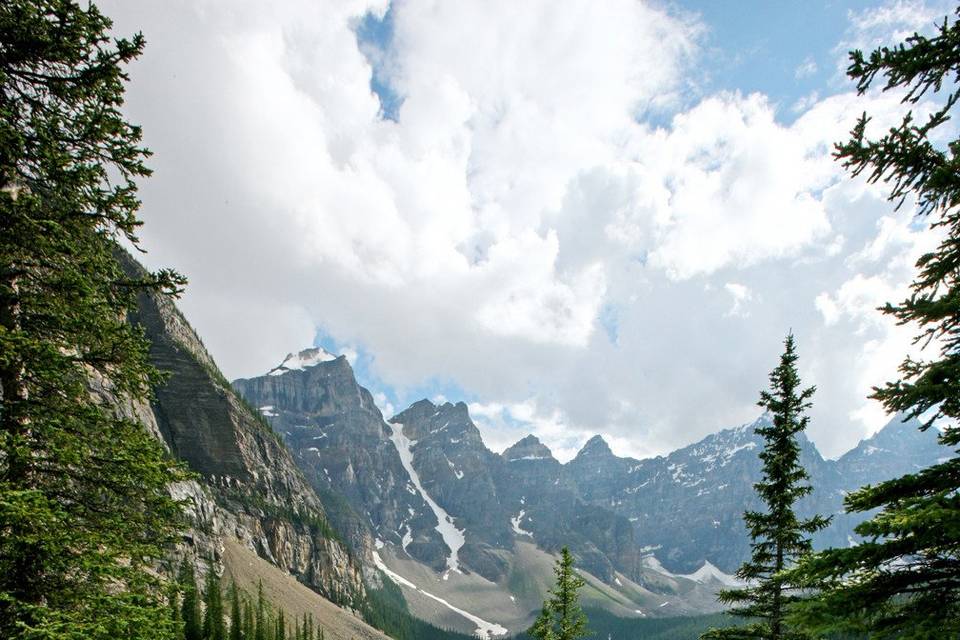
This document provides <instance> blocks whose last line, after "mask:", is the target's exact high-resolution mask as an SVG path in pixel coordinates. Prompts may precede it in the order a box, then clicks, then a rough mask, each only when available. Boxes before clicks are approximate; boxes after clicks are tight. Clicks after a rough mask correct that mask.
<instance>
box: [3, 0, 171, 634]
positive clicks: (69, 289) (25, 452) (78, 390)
mask: <svg viewBox="0 0 960 640" xmlns="http://www.w3.org/2000/svg"><path fill="white" fill-rule="evenodd" d="M110 27H111V23H110V20H109V19H107V18H106V17H105V16H103V15H102V14H100V12H99V11H98V10H97V9H96V7H94V6H93V5H92V3H84V6H81V5H80V3H78V2H75V1H71V0H4V1H3V2H0V398H2V400H0V637H3V638H22V637H43V638H48V639H56V638H64V637H68V636H69V637H71V638H73V637H84V638H91V639H94V640H96V639H98V638H121V637H122V638H128V639H138V638H171V637H173V633H174V629H173V627H172V625H171V623H170V616H169V613H168V611H167V607H166V604H165V602H164V599H165V598H164V594H165V589H164V588H163V585H162V584H161V581H160V579H159V578H157V577H156V575H155V574H154V573H153V572H151V571H149V570H148V569H149V568H151V567H152V566H153V565H155V563H156V561H157V560H158V559H160V558H161V557H162V556H163V553H164V550H165V548H166V547H167V545H168V544H169V543H171V542H173V541H174V540H175V539H176V534H177V532H178V530H179V528H180V525H181V510H180V506H179V504H178V503H177V502H176V501H174V500H173V499H172V498H171V497H170V495H169V493H168V492H167V486H168V484H169V483H170V482H172V481H175V480H177V479H178V478H179V477H181V472H180V471H179V467H177V466H176V465H175V463H174V462H173V461H172V460H170V459H169V457H168V456H167V455H166V454H165V452H164V450H163V448H162V446H161V445H160V443H159V442H157V441H156V439H155V438H153V437H152V436H151V435H150V434H149V433H147V431H146V429H144V428H143V426H142V425H141V424H139V423H138V422H137V421H136V420H134V419H131V418H127V417H124V416H122V415H119V413H120V411H119V409H118V408H117V407H118V405H117V404H115V403H112V402H103V400H104V399H109V398H110V397H112V398H119V399H120V400H121V401H126V400H130V401H134V400H138V401H139V400H143V399H146V398H147V397H148V395H149V392H150V389H151V387H152V386H153V385H154V384H155V383H157V382H158V381H159V376H158V373H157V371H156V370H155V369H154V368H152V367H151V366H150V365H149V363H148V359H147V354H148V345H147V342H146V341H145V339H144V337H143V335H142V332H140V331H139V330H138V329H135V328H134V327H132V326H130V325H129V324H128V323H127V322H126V314H127V311H128V310H130V309H131V308H132V307H133V305H134V303H135V296H136V294H137V292H138V291H143V290H146V289H152V290H155V291H166V292H173V291H175V290H176V289H177V288H178V287H179V286H180V285H181V284H182V279H181V278H179V276H176V275H175V274H173V273H171V272H161V273H158V274H154V275H145V276H144V277H142V278H135V279H132V278H129V277H127V276H126V275H125V274H124V272H123V270H122V269H121V267H120V265H119V264H118V262H117V258H116V255H115V253H114V250H115V247H116V241H117V240H118V239H120V238H125V239H126V240H128V241H130V242H131V243H132V244H134V245H136V237H135V235H134V233H135V231H136V229H137V226H138V225H139V224H140V223H139V221H138V219H137V217H136V213H137V208H138V206H139V202H138V201H137V198H136V180H137V179H138V178H140V177H143V176H146V175H147V174H148V170H147V168H146V166H145V165H144V162H143V161H144V158H145V156H146V155H147V152H146V150H145V149H143V148H142V147H141V146H140V138H141V136H140V130H139V129H138V128H137V127H135V126H132V125H130V124H129V123H127V122H126V121H125V120H124V118H123V116H122V114H121V113H120V107H121V105H122V103H123V93H124V82H125V81H126V80H127V77H126V75H125V73H124V70H123V68H124V65H126V64H127V63H128V62H130V61H131V60H133V59H134V58H136V57H137V56H138V55H139V54H140V52H141V50H142V48H143V38H142V37H141V36H140V35H137V36H134V37H133V38H132V39H123V38H119V39H114V38H113V35H112V34H111V32H110ZM91 391H95V392H96V393H91ZM120 404H125V403H124V402H121V403H120Z"/></svg>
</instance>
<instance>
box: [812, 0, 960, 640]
mask: <svg viewBox="0 0 960 640" xmlns="http://www.w3.org/2000/svg"><path fill="white" fill-rule="evenodd" d="M956 15H957V16H960V10H958V11H957V14H956ZM958 50H960V20H958V19H956V17H955V18H954V19H950V18H944V19H943V22H942V23H941V24H939V25H938V27H937V30H936V33H935V34H933V35H931V36H924V35H920V34H914V35H913V36H910V37H909V38H907V39H906V41H905V42H902V43H900V44H897V45H895V46H890V47H881V48H878V49H876V50H874V51H872V52H871V53H870V54H869V55H864V53H863V52H862V51H853V52H851V54H850V60H851V63H850V66H849V68H848V70H847V72H848V75H849V76H850V78H852V79H853V80H854V81H856V83H857V89H858V91H859V93H860V94H861V95H862V94H865V93H866V92H868V91H869V90H871V89H872V88H876V87H875V85H877V84H880V85H881V86H880V88H881V89H882V90H884V91H896V92H899V93H900V94H901V95H902V98H901V100H902V103H903V104H904V105H905V106H906V107H907V108H908V109H909V111H908V112H907V114H906V115H905V116H904V117H903V119H902V121H901V122H900V124H899V125H898V126H895V127H893V128H891V129H889V130H888V131H887V132H886V133H884V134H883V135H882V136H880V137H879V138H876V139H870V138H869V137H868V136H867V127H868V124H869V122H870V116H869V115H868V114H866V113H864V114H863V116H862V117H861V118H860V120H859V121H858V123H857V125H856V126H855V127H854V129H853V131H852V134H851V137H850V139H849V140H848V141H847V142H844V143H842V144H839V145H837V153H836V157H837V159H838V160H839V161H841V162H843V164H844V166H845V167H847V168H848V169H849V170H850V171H851V173H852V174H853V175H855V176H856V175H863V176H865V177H866V178H867V180H869V181H871V182H875V183H882V184H885V185H887V186H888V187H889V198H890V200H891V201H892V202H895V203H896V204H897V206H901V205H904V204H908V203H909V204H913V203H915V204H916V208H917V217H918V219H920V220H923V221H925V222H926V223H927V224H928V225H929V226H930V227H931V228H933V229H936V230H938V231H940V232H941V233H942V234H943V240H942V242H940V244H939V246H938V247H937V248H936V249H935V250H934V251H931V252H930V253H927V254H925V255H923V256H922V257H921V258H920V259H919V261H918V262H917V265H916V266H917V274H916V277H915V279H914V281H913V283H912V288H911V292H910V295H909V297H907V298H906V299H905V300H903V301H901V302H899V303H888V304H887V305H885V306H884V307H883V309H882V311H883V313H885V314H887V315H889V316H891V317H893V318H895V319H896V320H897V322H898V323H900V324H905V325H911V326H913V327H915V328H916V330H917V331H918V333H917V335H916V339H915V344H917V345H919V346H920V347H923V350H922V356H925V357H922V358H921V357H920V356H917V357H907V358H906V359H905V360H904V362H903V364H902V365H901V366H900V379H898V380H896V381H893V382H889V383H887V384H885V385H883V386H882V387H878V388H876V389H874V394H873V396H872V397H874V398H876V399H877V400H879V401H880V402H882V403H883V405H884V407H885V408H886V409H887V410H888V411H890V412H898V413H900V414H901V415H902V416H903V418H904V419H909V418H914V417H915V418H919V419H920V420H921V421H922V429H924V430H927V429H932V428H935V429H939V430H940V431H939V436H938V437H939V440H940V442H941V443H942V444H944V445H946V446H949V447H953V448H956V447H960V428H958V426H957V419H958V418H960V280H958V278H960V207H958V205H960V156H958V154H960V138H958V137H956V135H955V129H951V128H950V127H945V125H946V124H947V123H948V122H949V121H950V119H951V117H952V116H953V115H954V112H955V106H956V103H957V99H958V98H960V86H958V84H957V81H958V79H960V57H958V55H957V51H958ZM921 105H922V106H923V107H924V109H925V110H926V109H930V110H931V113H930V115H929V116H927V117H926V118H923V119H920V120H919V121H918V119H917V118H916V117H915V116H914V114H913V109H914V108H917V107H918V106H921ZM935 132H936V133H935ZM943 133H947V134H952V135H953V137H952V139H951V140H948V141H947V142H945V143H942V142H937V137H938V136H941V134H943ZM845 506H846V509H847V511H850V512H858V513H869V512H873V511H876V514H875V515H873V516H872V517H871V518H870V519H868V520H867V521H866V522H864V523H862V524H861V525H859V526H858V527H857V528H856V531H857V533H858V534H859V535H860V536H862V538H863V539H864V540H863V542H861V543H860V544H858V545H856V546H854V547H851V548H848V549H828V550H826V551H824V552H822V553H818V554H816V555H814V556H812V557H810V558H809V559H808V560H806V561H804V562H803V563H802V564H801V566H800V567H798V569H797V570H796V571H795V572H794V578H795V579H797V580H798V581H801V582H802V583H803V584H805V585H806V586H808V587H810V588H811V589H818V590H819V591H820V593H819V596H818V597H817V598H815V599H813V600H810V601H809V602H805V603H802V604H801V605H800V606H798V607H797V608H796V611H795V614H794V618H795V619H796V620H797V621H799V622H802V623H803V624H805V625H807V626H808V627H809V628H811V629H814V630H816V631H818V632H826V631H831V630H837V631H852V632H858V633H869V634H871V635H870V637H879V638H883V637H897V638H947V637H951V638H952V637H957V636H958V635H960V457H957V456H953V457H950V458H948V459H944V460H941V461H940V462H939V463H937V464H934V465H932V466H930V467H928V468H926V469H921V470H919V471H917V472H916V473H910V474H907V475H904V476H902V477H900V478H896V479H892V480H889V481H886V482H882V483H880V484H877V485H875V486H867V487H863V488H862V489H860V490H859V491H856V492H854V493H852V494H850V495H848V496H847V497H846V500H845Z"/></svg>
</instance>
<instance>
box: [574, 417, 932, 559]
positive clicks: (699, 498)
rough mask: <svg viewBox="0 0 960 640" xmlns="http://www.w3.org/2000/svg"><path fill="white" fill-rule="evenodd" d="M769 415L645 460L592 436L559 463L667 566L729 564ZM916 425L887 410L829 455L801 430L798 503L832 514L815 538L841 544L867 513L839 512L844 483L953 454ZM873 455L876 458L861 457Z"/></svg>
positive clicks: (743, 546)
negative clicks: (867, 430)
mask: <svg viewBox="0 0 960 640" xmlns="http://www.w3.org/2000/svg"><path fill="white" fill-rule="evenodd" d="M768 420H769V419H768V418H767V417H765V416H763V417H761V418H759V419H758V420H757V421H755V422H754V423H751V424H746V425H742V426H740V427H737V428H735V429H727V430H724V431H721V432H719V433H716V434H713V435H710V436H708V437H706V438H704V439H703V440H701V441H700V442H697V443H695V444H693V445H690V446H688V447H684V448H682V449H678V450H677V451H674V452H673V453H671V454H669V455H668V456H666V457H658V458H651V459H646V460H634V459H631V458H618V457H616V456H614V455H613V454H612V453H611V452H610V451H609V448H607V447H605V446H603V447H601V446H600V445H599V444H597V443H596V439H594V440H591V441H590V442H588V443H587V445H586V446H585V447H584V449H583V450H582V451H581V452H580V454H579V455H577V457H576V458H575V459H574V460H573V461H571V462H570V463H569V464H568V465H566V467H567V468H568V470H569V473H570V474H571V476H572V478H573V481H574V482H575V483H576V485H577V486H578V487H579V488H580V491H581V492H582V494H583V496H584V497H585V499H587V500H588V501H589V502H590V503H591V504H595V505H598V506H606V507H608V508H610V509H611V510H613V511H615V512H616V513H618V514H620V515H623V516H625V517H627V518H628V519H629V520H630V522H632V523H633V526H634V529H635V531H636V534H637V539H638V540H641V541H642V542H643V544H644V547H645V548H646V549H649V550H650V551H652V552H653V554H654V555H655V556H656V558H657V560H659V561H660V562H661V563H662V564H663V565H664V566H665V567H666V568H668V569H670V570H671V571H675V572H678V573H691V572H693V571H696V570H697V569H698V568H699V567H701V566H702V565H703V563H704V561H709V562H711V563H712V564H713V565H715V566H716V567H718V568H720V569H721V570H723V571H725V572H727V573H732V572H734V571H735V570H736V568H737V567H738V566H739V565H740V563H742V562H743V560H744V559H746V558H747V557H748V554H749V540H748V538H747V536H746V532H745V530H744V525H743V519H742V514H743V511H744V509H757V508H761V507H762V505H761V503H760V501H759V500H758V498H757V496H756V493H755V491H754V490H753V483H755V482H757V480H759V479H760V477H761V461H760V459H759V457H758V454H759V452H760V450H761V449H762V447H763V440H762V438H761V437H760V436H759V435H758V434H757V433H756V428H757V427H758V426H760V425H761V424H763V423H765V422H767V421H768ZM918 427H919V424H918V423H917V422H916V421H910V422H907V423H902V422H901V421H900V419H899V418H894V419H893V420H892V421H891V422H890V423H889V424H888V425H887V426H886V427H885V428H884V429H883V430H881V431H880V432H878V433H877V434H876V435H874V436H873V437H872V438H870V439H868V440H865V441H863V442H861V443H860V444H859V445H858V446H857V447H856V448H855V449H853V450H851V451H850V452H848V453H847V454H846V455H844V456H843V457H841V458H840V459H839V460H836V461H833V460H824V459H823V457H821V455H820V453H819V452H818V451H817V449H816V447H815V446H814V445H813V443H811V442H810V441H809V440H808V439H807V438H806V436H804V435H803V434H801V436H800V462H801V464H802V465H803V466H804V468H805V469H806V470H807V473H808V474H809V475H810V484H811V485H812V486H813V487H814V491H813V493H812V494H810V495H809V496H807V497H806V498H804V499H803V500H801V502H800V503H799V504H798V509H797V510H798V512H799V513H800V514H801V515H803V516H809V515H812V514H814V513H820V514H823V515H833V516H834V520H833V522H832V523H831V525H830V527H828V528H827V529H825V530H824V531H821V532H820V533H819V534H817V535H816V536H815V537H814V545H815V546H816V547H826V546H847V545H848V544H849V543H850V542H851V540H852V538H851V535H852V531H853V527H854V526H856V524H858V523H859V522H861V521H862V520H863V519H864V518H863V517H862V516H856V515H852V514H845V513H843V497H844V495H846V493H848V492H850V491H853V490H855V489H857V488H859V487H861V486H863V485H865V484H870V483H875V482H879V481H881V480H884V479H887V478H892V477H896V476H899V475H901V474H903V473H907V472H910V471H913V470H915V469H917V468H921V467H925V466H928V465H930V464H932V463H933V462H935V461H936V460H937V459H938V458H940V457H943V456H945V455H950V452H949V451H948V450H947V449H945V448H944V447H941V446H940V445H938V444H937V442H936V437H935V435H934V434H932V433H921V432H920V431H919V429H918ZM893 451H896V452H897V453H896V454H894V453H893ZM884 452H886V455H884ZM872 455H878V456H880V458H877V459H875V460H866V459H865V458H867V457H869V456H872ZM881 459H882V462H881Z"/></svg>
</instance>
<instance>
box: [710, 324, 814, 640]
mask: <svg viewBox="0 0 960 640" xmlns="http://www.w3.org/2000/svg"><path fill="white" fill-rule="evenodd" d="M813 393H814V388H813V387H807V388H806V389H802V388H801V382H800V376H799V374H798V373H797V353H796V346H795V344H794V340H793V334H789V335H788V336H787V339H786V340H785V341H784V352H783V355H782V356H780V364H779V365H777V367H776V368H775V369H774V370H773V371H772V372H771V374H770V390H769V391H762V392H761V393H760V402H759V403H758V404H759V405H760V406H761V407H763V408H764V409H766V410H767V412H769V414H770V417H771V423H770V424H769V425H768V426H763V427H759V428H758V429H757V433H758V434H759V435H761V436H763V438H764V448H763V451H761V452H760V460H761V461H762V462H763V477H762V479H761V480H760V482H758V483H756V484H755V485H754V488H755V489H756V490H757V494H758V495H759V497H760V499H761V500H762V501H763V503H764V505H765V507H766V509H765V510H764V511H747V512H746V513H744V515H743V519H744V522H745V523H746V525H747V529H748V530H749V532H750V538H751V539H752V543H751V545H750V547H751V556H750V560H748V561H747V562H745V563H743V565H742V566H741V567H740V569H739V571H737V577H738V578H739V579H740V580H743V581H745V582H746V584H747V586H744V587H742V588H739V589H727V590H724V591H721V592H720V595H719V599H720V601H721V602H724V603H727V604H732V605H734V606H733V608H732V609H731V610H730V613H731V614H732V615H735V616H741V617H744V618H747V619H748V622H747V623H746V624H744V625H743V626H739V627H728V628H726V629H711V630H710V631H708V632H707V633H705V634H704V635H703V636H701V637H702V638H709V639H715V640H721V639H731V640H732V639H734V638H744V639H746V638H763V639H764V640H786V639H791V640H792V639H802V638H807V637H808V636H807V635H806V634H805V633H803V632H802V631H800V630H799V629H798V628H796V627H795V626H794V625H790V624H788V623H787V621H786V618H787V608H788V606H789V605H790V604H791V603H793V602H795V601H796V600H798V598H799V596H798V595H797V591H796V589H795V588H794V587H793V585H791V584H790V583H789V582H787V581H786V579H785V578H784V573H783V572H784V569H786V568H788V567H790V566H791V564H792V563H794V562H796V561H797V560H798V559H799V558H802V557H804V556H805V555H807V554H808V553H810V551H811V542H810V538H809V536H810V535H811V534H813V533H815V532H817V531H819V530H820V529H822V528H824V527H825V526H827V524H828V522H829V520H827V519H826V518H823V517H820V516H814V517H812V518H809V519H806V520H801V519H799V518H798V517H797V515H796V513H795V511H794V507H795V505H796V502H797V500H799V499H800V498H802V497H803V496H805V495H807V494H808V493H810V491H811V490H812V488H811V487H810V485H808V484H806V482H807V479H808V476H807V473H806V471H805V470H804V469H803V467H802V466H801V465H800V446H799V444H798V443H797V434H799V433H801V432H802V431H804V430H805V429H806V428H807V422H808V420H809V419H808V418H807V416H806V415H804V413H805V412H806V410H807V409H809V408H810V406H811V403H810V398H811V397H812V396H813Z"/></svg>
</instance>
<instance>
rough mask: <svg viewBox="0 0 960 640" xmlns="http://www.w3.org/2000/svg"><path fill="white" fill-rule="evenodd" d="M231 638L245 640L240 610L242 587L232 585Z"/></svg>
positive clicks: (235, 584) (231, 639)
mask: <svg viewBox="0 0 960 640" xmlns="http://www.w3.org/2000/svg"><path fill="white" fill-rule="evenodd" d="M230 640H243V618H242V614H241V612H240V589H239V588H238V587H237V583H236V582H234V583H233V584H231V585H230Z"/></svg>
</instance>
